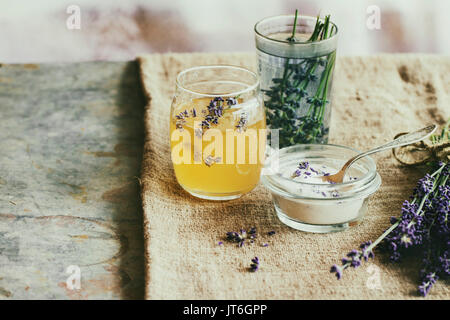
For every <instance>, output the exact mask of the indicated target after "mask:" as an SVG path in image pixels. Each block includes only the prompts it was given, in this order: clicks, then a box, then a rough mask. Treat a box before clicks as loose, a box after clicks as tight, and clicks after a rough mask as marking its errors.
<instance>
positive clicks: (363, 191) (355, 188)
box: [261, 144, 381, 201]
mask: <svg viewBox="0 0 450 320" xmlns="http://www.w3.org/2000/svg"><path fill="white" fill-rule="evenodd" d="M307 147H313V148H314V147H331V148H339V149H341V150H347V151H352V152H355V154H357V153H360V151H358V150H356V149H353V148H350V147H346V146H341V145H336V144H298V145H294V146H290V147H286V148H283V149H281V150H279V151H278V156H279V157H280V159H281V156H282V154H288V151H292V150H296V149H302V148H307ZM299 151H300V150H299ZM275 156H277V155H276V154H274V155H272V156H269V157H268V159H267V162H266V164H267V163H270V162H271V160H272V158H273V157H275ZM305 160H307V158H306V159H305ZM360 160H364V161H366V162H367V163H368V170H367V173H366V174H364V176H363V177H362V178H361V179H357V180H351V181H347V182H342V183H337V184H323V183H311V182H302V181H296V180H293V179H291V178H286V177H283V176H281V175H279V174H275V175H262V176H261V181H262V182H263V184H264V185H265V186H266V187H267V188H268V189H269V190H270V191H271V192H274V193H276V194H278V195H280V196H284V197H288V198H295V199H306V200H325V201H326V200H333V201H339V200H343V199H348V198H352V197H354V196H360V197H362V196H369V195H370V194H372V193H374V192H375V191H376V190H378V188H379V186H380V185H381V177H380V175H379V174H378V172H377V170H376V164H375V161H374V160H373V159H372V158H371V157H369V156H367V157H364V158H362V159H360ZM279 166H280V167H281V166H282V163H281V161H280V163H279ZM274 176H276V180H275V179H273V177H274ZM271 177H272V178H271ZM277 181H281V182H285V183H286V184H290V185H294V186H296V187H299V188H302V187H303V188H310V189H313V188H316V189H318V190H320V191H334V190H336V189H342V190H344V192H345V195H344V196H339V197H332V196H330V197H311V196H302V195H300V194H298V193H293V192H290V191H287V190H286V189H285V188H282V187H280V184H279V183H277ZM342 190H338V191H341V192H342ZM318 194H320V192H319V193H318Z"/></svg>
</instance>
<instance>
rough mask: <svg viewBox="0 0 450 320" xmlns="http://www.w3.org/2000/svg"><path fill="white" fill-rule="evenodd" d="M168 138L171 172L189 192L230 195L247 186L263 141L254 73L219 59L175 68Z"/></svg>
mask: <svg viewBox="0 0 450 320" xmlns="http://www.w3.org/2000/svg"><path fill="white" fill-rule="evenodd" d="M170 144H171V157H172V163H173V168H174V171H175V176H176V178H177V180H178V183H179V184H180V185H181V186H182V187H183V189H185V190H186V191H187V192H189V193H190V194H191V195H193V196H195V197H199V198H203V199H209V200H230V199H236V198H239V197H240V196H242V195H243V194H245V193H247V192H249V191H251V190H252V189H253V188H254V187H255V186H256V185H257V184H258V182H259V178H260V174H261V169H262V167H263V165H264V153H265V147H266V118H265V113H264V106H263V103H262V97H261V94H260V89H259V79H258V76H257V75H256V74H255V73H253V72H251V71H249V70H247V69H245V68H241V67H235V66H223V65H218V66H199V67H194V68H190V69H187V70H184V71H182V72H181V73H179V74H178V77H177V83H176V93H175V96H174V99H173V103H172V108H171V115H170Z"/></svg>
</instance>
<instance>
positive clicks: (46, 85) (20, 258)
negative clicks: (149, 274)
mask: <svg viewBox="0 0 450 320" xmlns="http://www.w3.org/2000/svg"><path fill="white" fill-rule="evenodd" d="M143 106H144V99H143V97H142V95H141V86H140V82H139V76H138V69H137V65H136V63H135V62H87V63H75V64H39V65H5V64H3V65H1V64H0V298H3V299H126V298H143V295H144V279H143V278H144V272H143V270H144V258H143V239H142V234H143V232H142V212H141V203H140V198H139V183H138V181H139V180H138V178H137V177H139V171H140V164H141V158H142V145H143V133H144V132H143ZM78 271H79V272H80V273H79V274H80V280H81V281H80V288H79V289H77V286H76V281H75V282H74V279H76V276H77V272H78ZM71 284H74V285H75V286H72V285H71Z"/></svg>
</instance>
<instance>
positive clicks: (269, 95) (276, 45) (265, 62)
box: [255, 15, 338, 148]
mask: <svg viewBox="0 0 450 320" xmlns="http://www.w3.org/2000/svg"><path fill="white" fill-rule="evenodd" d="M294 21H295V22H296V23H295V34H294V36H293V35H292V33H293V29H294ZM318 22H320V23H324V20H322V19H319V20H318V19H317V18H315V17H308V16H299V17H298V19H295V16H294V15H286V16H276V17H270V18H266V19H264V20H261V21H260V22H258V23H257V24H256V25H255V39H256V49H257V54H258V72H259V75H260V79H261V90H262V91H263V93H264V104H265V107H266V112H267V125H268V126H269V127H270V129H280V131H279V139H280V140H279V143H280V147H281V148H284V147H287V146H290V145H294V144H308V143H327V142H328V134H329V126H330V117H331V103H330V100H331V99H330V92H331V85H332V78H333V70H334V63H335V59H336V48H337V32H338V29H337V27H336V25H335V24H334V23H332V22H331V21H328V22H327V23H325V25H326V26H327V28H326V29H327V30H324V31H323V33H324V34H321V35H320V37H319V38H322V37H323V39H322V40H317V39H315V40H312V38H317V35H315V34H314V30H315V26H316V24H317V23H318Z"/></svg>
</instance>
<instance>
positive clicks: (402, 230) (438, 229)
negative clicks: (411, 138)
mask: <svg viewBox="0 0 450 320" xmlns="http://www.w3.org/2000/svg"><path fill="white" fill-rule="evenodd" d="M449 125H450V122H448V123H447V125H446V126H445V128H444V129H443V130H442V132H441V134H440V135H434V136H432V138H431V142H432V145H433V146H434V147H438V148H432V149H431V150H437V149H439V150H441V149H442V150H443V149H446V150H447V152H446V154H443V153H442V152H441V153H440V154H439V155H440V156H439V157H434V161H432V162H431V163H429V165H431V167H432V169H431V173H427V174H426V175H425V177H423V178H422V179H420V180H419V182H418V184H417V187H416V188H415V189H414V191H413V193H412V196H411V198H410V200H406V201H405V202H404V203H403V207H402V209H401V216H400V218H395V217H392V218H391V224H392V225H391V227H390V228H388V229H387V230H386V231H385V232H384V233H383V234H382V235H381V236H380V237H379V238H378V239H376V240H375V241H374V242H371V241H368V242H365V243H363V244H362V245H361V246H360V248H359V250H352V251H351V252H349V253H348V254H347V256H346V257H344V258H343V259H342V265H341V266H338V265H333V266H332V267H331V270H330V271H331V272H332V273H335V274H336V277H337V279H340V278H341V277H342V272H343V271H344V270H345V269H347V268H348V267H352V268H357V267H359V266H360V265H361V262H362V261H367V260H368V259H369V258H373V256H374V253H373V250H374V249H375V247H376V246H377V245H379V247H380V251H382V252H386V253H387V254H389V257H390V260H391V261H393V262H397V261H399V260H401V258H402V257H403V256H405V255H408V254H414V255H417V252H418V251H419V252H420V254H421V256H422V267H421V269H420V271H419V274H420V285H419V286H418V292H419V294H420V295H422V296H426V295H427V294H428V292H429V291H430V289H431V287H432V286H433V284H435V283H436V281H437V280H438V279H446V278H449V274H450V268H449V261H450V252H449V248H450V228H449V227H450V222H449V220H450V217H449V197H450V180H449V171H450V169H449V167H450V165H449V161H448V159H449V157H450V154H449V153H448V148H449V141H450V132H449ZM442 150H441V151H442ZM412 249H414V251H413V250H412Z"/></svg>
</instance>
